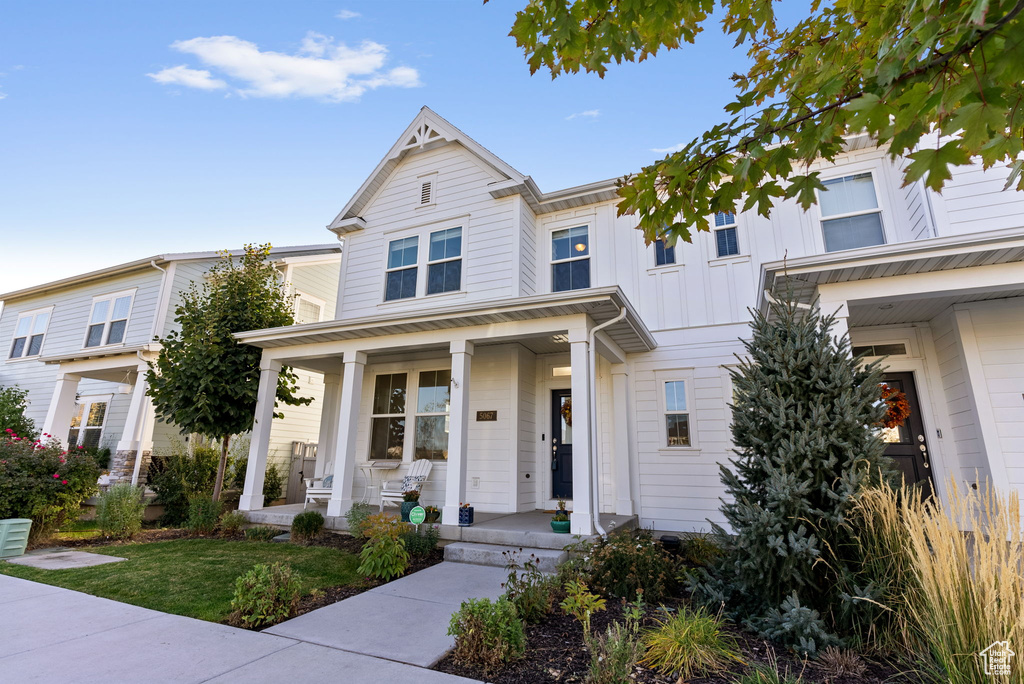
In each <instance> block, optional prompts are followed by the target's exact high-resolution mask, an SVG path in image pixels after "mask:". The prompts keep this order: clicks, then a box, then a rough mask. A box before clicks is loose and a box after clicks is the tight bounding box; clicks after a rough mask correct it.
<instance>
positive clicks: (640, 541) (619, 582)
mask: <svg viewBox="0 0 1024 684" xmlns="http://www.w3.org/2000/svg"><path fill="white" fill-rule="evenodd" d="M590 573H591V579H590V581H591V583H592V585H593V587H594V589H595V590H596V591H597V592H598V593H600V594H603V595H605V596H616V597H620V598H624V599H626V600H628V601H634V600H636V598H637V596H638V594H639V593H642V594H643V597H644V599H645V600H647V601H651V602H656V601H660V600H661V599H662V598H664V597H665V595H666V594H667V593H668V590H669V586H670V584H671V582H672V580H673V573H672V560H671V558H670V557H669V555H668V554H667V553H666V552H665V550H664V549H663V548H662V547H661V544H659V543H658V542H656V541H654V539H653V538H652V535H651V532H650V531H649V530H637V531H635V532H632V533H626V532H623V533H619V534H613V535H609V536H608V537H607V538H605V539H602V540H600V541H599V542H598V543H597V544H595V545H594V547H593V548H592V549H591V552H590Z"/></svg>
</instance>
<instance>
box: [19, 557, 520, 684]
mask: <svg viewBox="0 0 1024 684" xmlns="http://www.w3.org/2000/svg"><path fill="white" fill-rule="evenodd" d="M444 565H449V564H444ZM435 567H440V566H435ZM457 567H458V573H457V574H458V576H459V577H460V578H461V577H462V576H463V574H465V573H469V574H472V573H473V570H475V568H474V567H473V566H457ZM488 569H489V570H494V568H488ZM424 572H426V571H424ZM420 574H422V573H415V574H414V575H410V576H409V577H406V578H403V579H402V580H399V581H398V582H405V581H406V580H413V581H412V582H407V583H406V585H405V586H407V587H414V586H425V584H426V583H424V582H423V580H422V579H414V578H417V576H418V575H420ZM502 579H503V577H502ZM500 581H501V580H500V579H497V580H496V582H495V586H497V584H500ZM394 584H397V582H392V583H391V584H389V585H386V586H384V587H379V588H378V589H377V590H374V591H379V590H386V589H388V588H389V587H391V586H392V585H394ZM464 587H465V585H459V584H456V585H455V586H451V587H448V588H447V589H445V588H443V587H434V593H439V592H440V593H444V592H445V591H447V592H451V593H455V592H456V591H457V590H458V589H464ZM404 591H405V590H404V589H399V590H398V593H399V594H401V593H403V592H404ZM498 592H500V588H495V589H494V591H493V592H489V593H491V594H492V595H497V593H498ZM393 593H394V592H391V594H389V593H388V592H384V591H381V592H380V593H379V596H381V597H383V598H381V599H379V600H378V599H377V598H376V597H375V598H374V599H373V600H371V601H370V602H369V604H368V606H369V609H370V610H373V611H374V613H373V614H362V615H360V616H359V619H360V620H361V622H360V624H361V627H360V629H367V630H373V632H374V633H375V634H374V635H375V636H376V640H377V641H379V642H381V643H386V644H388V645H390V646H394V647H395V649H396V651H395V652H396V653H398V655H400V656H401V655H403V654H404V651H403V650H402V649H403V648H404V647H403V646H402V644H407V645H415V644H416V643H418V641H419V640H420V639H421V638H423V639H427V638H431V639H433V638H434V637H436V636H437V633H438V632H440V634H444V632H445V631H447V626H448V620H447V616H444V625H443V626H442V625H441V624H440V621H441V617H442V615H441V613H442V612H443V611H440V610H439V611H434V612H431V613H429V616H428V615H427V614H425V613H424V612H423V611H418V610H416V604H415V603H413V604H409V605H406V606H405V608H404V610H406V611H410V612H404V613H402V614H401V616H400V617H401V619H400V620H393V621H391V622H389V623H387V626H386V628H385V627H384V626H383V625H384V620H385V619H386V617H387V615H386V614H384V613H382V612H380V611H379V610H377V609H376V608H375V606H376V605H377V603H378V602H379V601H385V602H386V601H388V600H389V599H390V598H392V594H393ZM358 598H360V597H359V596H356V597H353V598H352V599H347V600H345V601H342V602H341V603H337V604H334V605H333V606H328V607H326V608H321V609H319V610H316V611H313V612H312V613H308V614H306V615H303V616H302V617H299V618H296V619H295V620H291V621H289V622H287V623H283V624H282V625H278V628H282V627H285V626H286V625H292V627H290V628H288V629H286V630H285V631H293V632H295V633H296V634H300V633H302V632H306V631H308V632H309V633H310V636H311V637H317V639H310V641H314V640H318V641H319V642H322V641H330V640H331V639H321V638H319V637H320V636H321V635H317V634H316V633H315V630H314V629H313V625H315V624H320V625H322V626H323V629H325V630H328V631H339V632H351V631H352V629H351V627H346V625H345V624H339V623H337V622H336V621H335V620H336V619H337V620H346V621H347V620H349V619H350V617H351V616H350V613H349V612H348V609H347V608H346V609H344V610H340V611H338V610H332V609H337V608H338V607H339V606H341V605H342V604H347V603H348V602H349V601H353V600H355V599H358ZM411 600H414V599H411ZM452 600H454V598H452ZM460 600H461V599H460ZM364 601H365V600H364ZM419 603H422V604H428V603H432V602H429V601H420V602H419ZM448 605H450V604H446V606H445V610H447V608H448ZM428 607H429V606H428ZM457 607H458V605H457V604H456V608H457ZM322 611H332V613H334V614H335V615H336V618H332V617H326V618H324V617H321V616H320V615H318V614H319V613H321V612H322ZM435 612H436V614H434V613H435ZM448 613H449V614H450V613H451V611H448ZM393 617H396V616H393ZM307 618H308V619H309V620H307ZM303 621H305V622H303ZM295 624H298V625H299V627H300V628H301V629H295V628H294V625H295ZM404 627H407V629H403V628H404ZM446 638H447V637H446ZM350 643H351V644H353V645H354V647H358V643H357V642H356V641H351V642H350ZM431 643H433V641H432V642H431ZM432 648H435V647H434V646H432ZM368 652H369V651H368ZM424 652H425V651H424ZM431 652H434V651H431ZM443 652H444V651H441V654H442V655H443ZM438 657H440V655H438ZM384 658H388V655H387V654H383V657H373V656H372V655H363V654H362V653H360V652H351V651H347V650H340V649H339V648H331V647H328V646H324V645H318V644H317V643H306V642H305V639H304V638H303V637H301V636H297V637H296V638H288V637H286V636H275V635H273V634H269V633H267V632H251V631H248V630H243V629H236V628H234V627H228V626H226V625H219V624H215V623H212V622H204V621H202V620H194V619H192V618H186V617H181V616H178V615H168V614H166V613H160V612H157V611H153V610H149V609H147V608H139V607H137V606H131V605H128V604H125V603H119V602H117V601H111V600H109V599H103V598H98V597H95V596H90V595H88V594H82V593H79V592H76V591H70V590H68V589H61V588H59V587H52V586H49V585H46V584H39V583H36V582H29V581H27V580H22V579H18V578H15V577H8V576H6V575H0V680H2V681H4V682H18V683H19V684H20V683H22V682H45V683H50V682H52V683H55V684H56V683H58V682H60V683H64V682H75V684H79V683H88V682H97V683H103V684H121V683H124V684H129V683H130V684H136V683H137V682H168V683H170V682H173V683H175V684H177V683H179V682H183V683H185V682H187V683H191V682H196V683H198V682H245V683H246V684H259V683H261V682H266V683H267V684H280V683H281V682H287V681H301V682H306V681H310V682H315V681H333V680H337V679H339V677H342V678H344V680H345V681H346V682H352V683H353V684H361V683H363V682H366V683H370V682H381V681H393V682H413V681H415V682H417V684H459V683H462V684H468V683H469V682H471V681H472V680H468V679H463V678H460V677H454V676H451V675H447V674H443V673H440V672H434V671H431V670H425V669H422V668H420V667H415V666H413V665H408V664H405V663H402V662H396V661H395V658H393V657H392V658H390V659H384ZM435 660H436V658H435Z"/></svg>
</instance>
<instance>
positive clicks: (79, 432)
mask: <svg viewBox="0 0 1024 684" xmlns="http://www.w3.org/2000/svg"><path fill="white" fill-rule="evenodd" d="M106 419H107V399H106V398H103V399H92V398H89V397H82V398H81V399H80V400H79V402H78V404H77V405H76V406H75V414H74V416H72V418H71V429H70V430H69V431H68V446H69V447H72V448H74V447H76V446H83V447H98V446H99V445H100V438H101V437H102V436H103V426H104V423H105V422H106Z"/></svg>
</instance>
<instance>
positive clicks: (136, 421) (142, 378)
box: [117, 366, 150, 451]
mask: <svg viewBox="0 0 1024 684" xmlns="http://www.w3.org/2000/svg"><path fill="white" fill-rule="evenodd" d="M148 387H149V383H147V382H146V367H145V366H141V367H139V369H138V370H137V371H136V376H135V387H134V388H133V389H132V400H131V403H130V404H129V405H128V416H127V417H126V418H125V423H124V429H123V430H122V431H121V439H120V440H119V441H118V442H117V451H138V450H139V449H140V448H141V444H140V438H141V436H140V432H141V430H142V423H143V421H144V418H143V417H144V416H145V415H146V409H147V406H146V405H147V404H148V403H150V401H149V397H148V396H146V389H147V388H148Z"/></svg>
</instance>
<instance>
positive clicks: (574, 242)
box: [551, 226, 590, 292]
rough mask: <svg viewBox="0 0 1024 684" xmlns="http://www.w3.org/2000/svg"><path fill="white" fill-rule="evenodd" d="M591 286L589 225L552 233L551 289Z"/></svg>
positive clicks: (560, 290)
mask: <svg viewBox="0 0 1024 684" xmlns="http://www.w3.org/2000/svg"><path fill="white" fill-rule="evenodd" d="M587 287H590V238H589V235H588V229H587V226H578V227H576V228H566V229H565V230H556V231H555V232H553V233H551V291H552V292H564V291H566V290H580V289H583V288H587Z"/></svg>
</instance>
